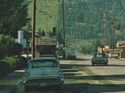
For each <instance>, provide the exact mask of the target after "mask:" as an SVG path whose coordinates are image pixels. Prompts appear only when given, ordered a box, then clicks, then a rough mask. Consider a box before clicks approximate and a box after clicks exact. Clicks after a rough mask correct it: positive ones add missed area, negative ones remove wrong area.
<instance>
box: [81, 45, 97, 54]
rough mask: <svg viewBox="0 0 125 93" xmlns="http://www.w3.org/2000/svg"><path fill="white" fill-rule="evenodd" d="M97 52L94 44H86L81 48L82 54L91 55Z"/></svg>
mask: <svg viewBox="0 0 125 93" xmlns="http://www.w3.org/2000/svg"><path fill="white" fill-rule="evenodd" d="M94 51H95V46H94V45H93V44H92V43H88V44H87V43H86V44H84V45H82V46H81V52H82V53H84V54H91V53H93V52H94Z"/></svg>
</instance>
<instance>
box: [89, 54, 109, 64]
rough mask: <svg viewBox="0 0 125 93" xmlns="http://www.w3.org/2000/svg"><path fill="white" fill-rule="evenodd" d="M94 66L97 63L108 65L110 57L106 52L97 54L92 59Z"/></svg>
mask: <svg viewBox="0 0 125 93" xmlns="http://www.w3.org/2000/svg"><path fill="white" fill-rule="evenodd" d="M91 63H92V66H94V65H95V64H104V65H108V57H107V56H106V55H105V54H95V55H94V56H93V58H92V60H91Z"/></svg>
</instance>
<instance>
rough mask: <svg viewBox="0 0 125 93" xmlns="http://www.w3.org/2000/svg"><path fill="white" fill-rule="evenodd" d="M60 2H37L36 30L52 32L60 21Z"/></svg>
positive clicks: (38, 0) (53, 0) (49, 0)
mask: <svg viewBox="0 0 125 93" xmlns="http://www.w3.org/2000/svg"><path fill="white" fill-rule="evenodd" d="M58 3H59V2H58V0H37V18H36V30H37V31H38V29H39V28H41V30H44V31H47V32H48V31H52V28H53V27H55V26H56V25H57V20H58V7H59V6H58ZM29 16H30V17H31V16H32V3H31V4H30V5H29Z"/></svg>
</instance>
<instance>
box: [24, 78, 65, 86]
mask: <svg viewBox="0 0 125 93" xmlns="http://www.w3.org/2000/svg"><path fill="white" fill-rule="evenodd" d="M63 83H64V81H63V80H61V79H45V80H44V79H31V80H26V81H25V83H24V85H25V86H29V87H47V86H60V85H62V84H63Z"/></svg>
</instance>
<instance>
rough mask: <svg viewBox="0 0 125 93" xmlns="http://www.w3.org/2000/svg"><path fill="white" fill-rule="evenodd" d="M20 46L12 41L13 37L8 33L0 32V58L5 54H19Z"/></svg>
mask: <svg viewBox="0 0 125 93" xmlns="http://www.w3.org/2000/svg"><path fill="white" fill-rule="evenodd" d="M21 52H22V46H21V45H20V44H18V43H15V42H14V39H13V38H12V37H11V36H9V35H1V34H0V58H1V59H2V58H4V57H6V56H15V55H20V53H21Z"/></svg>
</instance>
